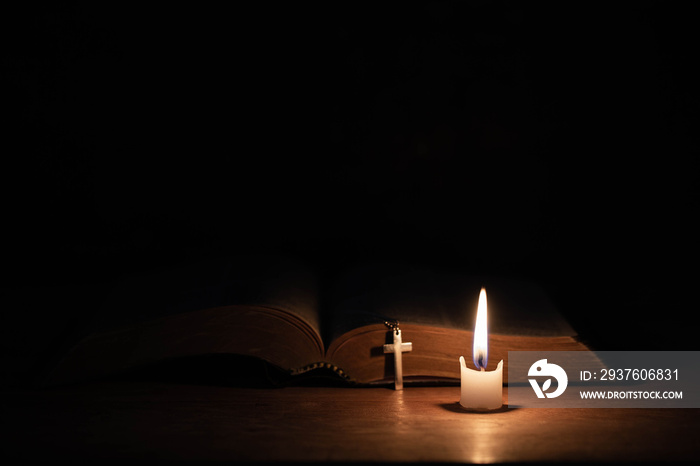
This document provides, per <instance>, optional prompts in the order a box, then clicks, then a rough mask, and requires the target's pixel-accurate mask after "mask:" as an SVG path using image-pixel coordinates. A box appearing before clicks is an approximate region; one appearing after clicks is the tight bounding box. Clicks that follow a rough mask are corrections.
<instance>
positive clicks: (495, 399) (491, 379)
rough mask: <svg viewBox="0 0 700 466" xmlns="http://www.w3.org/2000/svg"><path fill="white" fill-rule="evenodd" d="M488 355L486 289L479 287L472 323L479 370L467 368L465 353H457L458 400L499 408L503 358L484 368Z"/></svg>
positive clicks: (472, 405) (475, 406)
mask: <svg viewBox="0 0 700 466" xmlns="http://www.w3.org/2000/svg"><path fill="white" fill-rule="evenodd" d="M488 359H489V336H488V330H487V326H486V290H485V289H483V288H482V289H481V293H480V294H479V306H478V308H477V310H476V325H475V327H474V352H473V360H474V365H475V366H476V368H477V369H479V370H478V371H475V370H473V369H469V368H467V364H466V363H465V362H464V356H460V357H459V365H460V367H461V369H462V398H461V399H460V400H459V404H461V405H462V406H463V407H465V408H470V409H498V408H500V407H501V406H502V405H503V361H501V362H499V363H498V366H497V367H496V370H495V371H491V372H486V364H487V363H488Z"/></svg>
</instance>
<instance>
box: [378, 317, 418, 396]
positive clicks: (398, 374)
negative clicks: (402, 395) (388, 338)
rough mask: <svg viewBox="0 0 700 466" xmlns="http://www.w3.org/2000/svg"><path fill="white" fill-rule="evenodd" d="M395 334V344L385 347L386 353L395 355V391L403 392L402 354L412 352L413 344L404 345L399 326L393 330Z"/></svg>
mask: <svg viewBox="0 0 700 466" xmlns="http://www.w3.org/2000/svg"><path fill="white" fill-rule="evenodd" d="M392 330H393V332H391V333H393V334H394V343H393V344H390V345H384V352H385V353H394V390H403V361H402V356H401V355H402V353H405V352H408V351H411V350H412V349H413V343H410V342H409V343H403V342H402V341H401V330H399V326H398V324H397V325H396V326H395V327H393V328H392Z"/></svg>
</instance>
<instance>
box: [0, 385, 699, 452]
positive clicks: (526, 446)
mask: <svg viewBox="0 0 700 466" xmlns="http://www.w3.org/2000/svg"><path fill="white" fill-rule="evenodd" d="M506 399H507V392H504V401H506ZM458 400H459V387H409V388H407V389H406V390H404V391H401V392H396V391H393V390H390V389H385V388H369V389H358V388H334V387H293V388H282V389H253V388H230V387H216V386H201V385H178V384H165V383H144V382H117V383H115V382H111V383H96V384H90V385H78V386H72V387H63V388H54V389H50V390H41V391H6V392H5V393H3V397H2V406H3V408H2V418H3V456H4V457H5V458H6V459H9V460H12V461H20V462H21V461H35V460H49V461H53V460H56V459H64V458H75V459H78V458H83V459H113V460H129V461H133V460H141V461H152V460H228V461H242V462H248V461H288V462H306V461H340V462H355V461H361V462H366V461H369V462H416V461H421V462H465V463H493V462H498V463H500V462H550V461H567V462H572V461H573V462H598V461H604V462H607V461H653V460H666V461H669V460H696V461H697V460H700V442H698V441H697V435H698V427H700V422H699V421H700V417H699V414H700V413H699V411H698V410H697V409H524V408H522V409H509V408H503V409H501V410H498V411H496V412H492V413H475V412H466V411H464V410H463V409H461V408H460V406H459V405H458Z"/></svg>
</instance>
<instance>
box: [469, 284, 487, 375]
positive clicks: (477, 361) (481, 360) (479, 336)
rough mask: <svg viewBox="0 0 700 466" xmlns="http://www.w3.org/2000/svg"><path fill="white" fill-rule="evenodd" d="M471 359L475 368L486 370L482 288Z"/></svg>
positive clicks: (485, 336) (485, 328) (484, 314)
mask: <svg viewBox="0 0 700 466" xmlns="http://www.w3.org/2000/svg"><path fill="white" fill-rule="evenodd" d="M472 359H473V360H474V365H475V366H476V368H477V369H481V370H482V371H483V370H486V365H487V364H488V361H489V334H488V330H487V325H486V290H485V289H484V288H482V289H481V293H479V306H478V307H477V310H476V325H475V326H474V349H473V353H472Z"/></svg>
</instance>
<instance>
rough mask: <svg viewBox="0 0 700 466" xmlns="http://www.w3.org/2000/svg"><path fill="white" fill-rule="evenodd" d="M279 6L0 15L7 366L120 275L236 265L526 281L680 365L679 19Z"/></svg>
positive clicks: (691, 205) (690, 173)
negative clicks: (385, 269) (370, 266)
mask: <svg viewBox="0 0 700 466" xmlns="http://www.w3.org/2000/svg"><path fill="white" fill-rule="evenodd" d="M296 3H298V2H295V4H282V5H278V4H264V5H261V6H259V7H255V8H253V7H227V8H223V7H213V6H210V7H202V6H197V7H195V6H189V7H173V6H164V7H146V8H144V7H143V6H138V7H136V6H129V7H126V6H123V5H117V4H113V5H110V6H96V5H90V6H81V7H65V6H57V5H49V6H42V7H34V8H24V9H21V10H17V9H15V10H7V9H5V10H4V11H3V12H2V14H0V22H1V23H2V27H0V31H2V32H0V34H1V35H2V42H1V43H2V46H1V47H2V49H3V51H2V58H1V59H0V70H1V73H2V74H1V75H0V79H2V103H1V107H0V108H1V110H0V118H1V121H0V124H1V128H2V129H0V131H1V132H2V134H3V136H2V146H1V147H2V148H1V149H0V150H1V151H2V170H0V173H1V174H2V183H1V186H2V200H3V202H2V213H1V215H2V217H1V218H2V222H1V224H2V230H3V236H4V238H5V239H4V240H3V242H2V245H3V246H2V269H3V276H2V287H3V301H4V305H3V307H4V309H3V314H4V316H3V319H4V323H3V329H2V339H3V352H4V354H5V357H6V359H7V360H8V361H10V366H9V367H11V369H10V371H12V370H15V369H16V368H17V367H20V366H21V365H22V364H24V363H25V362H27V361H29V360H30V359H32V358H35V357H36V355H37V354H39V351H40V349H41V348H45V347H46V346H47V345H48V343H47V342H49V341H50V340H51V338H54V337H55V335H57V334H59V333H61V332H65V331H70V329H71V328H72V327H74V326H75V325H78V323H79V321H80V319H81V318H83V317H84V316H85V315H87V314H89V313H90V312H91V310H92V309H94V303H95V302H97V300H98V299H99V297H100V296H102V293H103V292H104V290H105V287H106V285H107V284H108V283H109V282H110V281H111V280H113V279H116V278H119V277H123V276H128V275H130V274H134V273H140V272H143V271H149V270H156V269H161V268H168V267H172V266H176V265H179V264H184V263H189V262H194V261H197V260H200V259H206V258H215V257H222V256H230V257H236V256H237V255H239V254H243V253H255V252H268V253H284V254H291V255H296V256H300V257H303V258H305V259H306V260H308V261H310V262H312V263H315V264H317V265H319V266H321V267H323V268H324V269H325V270H327V273H328V274H329V276H330V275H332V274H333V273H334V271H335V270H337V269H340V268H342V267H344V266H346V265H348V264H352V263H354V262H358V261H364V260H371V259H391V260H402V261H407V262H413V263H417V264H424V265H428V266H439V267H448V268H452V269H459V270H462V271H464V272H467V273H477V274H482V273H484V274H497V275H505V276H512V277H518V278H526V279H531V280H534V281H536V282H538V283H539V284H541V285H542V286H543V287H544V288H545V289H546V290H547V291H548V293H549V294H550V295H551V296H552V297H553V299H554V300H555V301H556V303H557V305H558V306H559V307H560V308H561V310H562V311H563V312H564V313H565V314H566V316H567V317H568V318H569V320H570V321H571V322H572V324H573V325H574V327H575V328H576V329H577V330H578V331H579V333H580V334H581V335H582V337H583V338H584V340H586V341H587V342H589V343H590V344H591V345H592V346H594V347H595V348H596V349H601V350H623V349H626V350H641V349H684V350H688V349H696V346H695V345H694V344H693V342H694V340H693V339H694V338H695V333H696V332H695V331H694V329H693V322H694V320H695V315H696V309H697V300H696V297H695V293H694V291H695V284H696V282H697V276H698V272H697V259H698V254H697V253H698V251H697V245H696V244H697V240H696V238H697V236H698V228H697V226H696V217H697V207H698V204H697V199H696V191H697V161H696V145H697V144H696V142H697V134H696V132H695V124H694V123H695V117H696V115H697V100H698V97H697V84H696V83H697V82H700V80H699V79H698V76H697V72H696V71H695V67H694V66H693V65H694V62H695V61H696V60H697V53H696V47H695V45H694V44H695V43H696V39H697V37H696V36H697V34H696V33H695V30H696V27H695V24H694V20H693V18H694V17H693V16H692V15H691V14H690V12H689V11H688V10H687V9H686V7H685V6H682V5H678V4H670V5H669V4H661V3H657V2H650V1H642V2H630V3H629V4H617V3H616V4H615V5H610V4H608V3H599V4H591V3H580V2H579V3H575V4H570V3H569V2H565V3H566V5H563V4H562V2H558V3H552V4H542V3H536V4H528V5H521V4H520V3H517V2H495V1H494V2H487V1H461V2H434V3H420V4H410V5H408V4H397V5H374V4H359V3H356V2H348V3H340V4H332V5H331V4H326V3H318V4H317V3H307V4H296ZM3 8H5V7H3ZM13 368H14V369H13Z"/></svg>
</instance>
